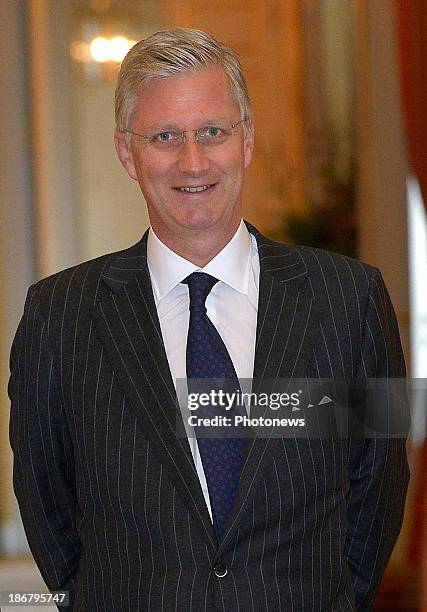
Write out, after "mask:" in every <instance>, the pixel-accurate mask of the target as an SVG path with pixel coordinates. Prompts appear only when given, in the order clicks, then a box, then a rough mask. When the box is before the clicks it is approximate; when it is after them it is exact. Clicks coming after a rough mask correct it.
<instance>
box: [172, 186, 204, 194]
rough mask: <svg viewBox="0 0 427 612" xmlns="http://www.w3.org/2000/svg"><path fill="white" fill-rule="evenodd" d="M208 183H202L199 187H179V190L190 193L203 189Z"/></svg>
mask: <svg viewBox="0 0 427 612" xmlns="http://www.w3.org/2000/svg"><path fill="white" fill-rule="evenodd" d="M209 187H210V185H202V186H201V187H180V188H179V190H180V191H188V192H190V193H197V192H198V191H205V190H206V189H208V188H209Z"/></svg>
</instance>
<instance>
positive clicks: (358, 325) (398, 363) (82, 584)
mask: <svg viewBox="0 0 427 612" xmlns="http://www.w3.org/2000/svg"><path fill="white" fill-rule="evenodd" d="M250 230H251V231H252V232H254V233H255V235H256V238H257V242H258V248H259V256H260V291H259V310H258V325H257V344H256V357H255V369H254V378H256V379H258V380H260V379H262V378H263V377H268V378H275V377H291V376H292V377H301V378H303V377H323V378H327V377H352V376H353V377H365V376H369V377H376V376H378V377H382V376H393V377H400V376H404V361H403V356H402V351H401V346H400V341H399V335H398V330H397V324H396V320H395V316H394V313H393V309H392V306H391V303H390V300H389V297H388V294H387V290H386V288H385V286H384V284H383V281H382V279H381V275H380V273H379V272H378V271H377V270H376V269H374V268H371V267H369V266H367V265H365V264H362V263H360V262H357V261H354V260H351V259H349V258H345V257H342V256H339V255H334V254H331V253H326V252H323V251H320V250H316V249H313V248H308V247H295V246H289V245H280V244H277V243H274V242H271V241H270V240H268V239H266V238H265V237H263V236H262V235H260V234H259V233H258V232H256V230H254V228H251V227H250ZM9 393H10V397H11V400H12V408H11V421H10V438H11V444H12V448H13V451H14V487H15V492H16V495H17V498H18V501H19V505H20V509H21V514H22V518H23V522H24V526H25V530H26V533H27V536H28V540H29V543H30V547H31V550H32V552H33V555H34V557H35V559H36V561H37V564H38V566H39V568H40V571H41V573H42V575H43V577H44V579H45V581H46V583H47V585H48V586H49V588H50V589H69V590H70V592H71V599H72V604H71V606H70V608H69V609H70V610H71V609H72V610H75V611H78V612H95V611H99V612H109V611H114V612H125V611H132V612H134V611H136V610H141V611H156V612H157V611H159V610H165V611H172V610H178V611H182V612H190V611H194V612H200V611H202V610H205V611H209V612H213V611H222V612H225V611H227V612H235V611H238V610H240V611H241V612H247V611H250V610H252V611H270V612H276V611H281V610H286V611H288V610H289V611H294V612H300V611H302V610H316V611H318V610H324V611H326V610H327V611H331V610H332V611H338V610H341V611H344V610H345V611H347V610H356V609H357V610H369V609H370V607H371V603H372V600H373V598H374V595H375V591H376V589H377V587H378V584H379V582H380V578H381V575H382V572H383V570H384V567H385V565H386V563H387V560H388V558H389V555H390V553H391V550H392V548H393V545H394V542H395V539H396V537H397V535H398V532H399V529H400V526H401V521H402V514H403V508H404V499H405V494H406V487H407V479H408V468H407V463H406V456H405V450H404V441H403V440H365V441H362V440H359V441H351V442H349V441H345V440H337V439H326V438H324V439H310V440H308V439H297V440H295V439H275V440H273V439H270V440H265V439H257V440H254V441H253V442H252V445H251V448H250V450H249V453H248V457H247V461H246V464H245V467H244V470H243V473H242V477H241V482H240V488H239V494H238V499H237V502H236V505H235V508H234V511H233V512H232V516H231V517H230V521H229V526H228V529H227V530H226V533H225V535H224V538H223V540H222V542H221V543H220V544H219V545H217V544H216V542H215V538H214V533H213V530H212V525H211V521H210V518H209V514H208V511H207V509H206V506H205V503H204V499H203V495H202V491H201V488H200V484H199V481H198V478H197V474H196V470H195V467H194V464H193V460H192V456H191V452H190V449H189V445H188V442H187V440H186V439H182V438H179V437H177V436H176V434H175V418H176V410H177V408H176V399H175V391H174V385H173V381H172V379H171V374H170V371H169V369H168V363H167V358H166V354H165V350H164V346H163V342H162V337H161V332H160V326H159V321H158V319H157V314H156V308H155V305H154V301H153V295H152V289H151V283H150V277H149V272H148V268H147V261H146V236H144V238H143V239H142V240H141V241H140V242H139V243H138V244H136V245H135V246H133V247H131V248H129V249H127V250H124V251H121V252H118V253H114V254H110V255H106V256H103V257H100V258H97V259H95V260H93V261H89V262H86V263H83V264H81V265H78V266H76V267H74V268H71V269H68V270H65V271H63V272H61V273H58V274H55V275H54V276H52V277H49V278H47V279H45V280H43V281H40V282H39V283H37V284H36V285H33V286H32V287H31V288H30V290H29V292H28V296H27V301H26V305H25V311H24V315H23V317H22V320H21V323H20V326H19V328H18V331H17V334H16V337H15V340H14V343H13V347H12V355H11V379H10V385H9ZM218 567H220V569H224V568H225V567H226V568H227V570H228V571H227V573H226V575H225V576H224V577H222V578H220V577H218V576H217V575H216V574H215V571H213V568H218ZM217 573H224V572H218V571H217Z"/></svg>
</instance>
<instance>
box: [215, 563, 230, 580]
mask: <svg viewBox="0 0 427 612" xmlns="http://www.w3.org/2000/svg"><path fill="white" fill-rule="evenodd" d="M227 572H228V569H227V566H226V565H215V567H214V574H215V576H217V577H218V578H224V577H225V576H226V575H227Z"/></svg>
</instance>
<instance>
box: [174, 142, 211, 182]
mask: <svg viewBox="0 0 427 612" xmlns="http://www.w3.org/2000/svg"><path fill="white" fill-rule="evenodd" d="M178 167H179V170H180V172H182V173H183V174H187V175H189V176H194V177H198V176H203V174H204V173H205V172H207V170H208V169H209V159H208V158H207V156H206V151H205V148H204V147H203V145H201V144H199V143H198V142H197V140H196V135H195V133H194V132H193V133H190V131H188V132H187V133H186V134H185V139H184V142H183V143H182V145H181V149H180V152H179V160H178Z"/></svg>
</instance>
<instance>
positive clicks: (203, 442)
mask: <svg viewBox="0 0 427 612" xmlns="http://www.w3.org/2000/svg"><path fill="white" fill-rule="evenodd" d="M182 282H183V283H185V284H186V285H188V288H189V292H190V322H189V327H188V337H187V380H188V392H189V393H200V392H203V393H205V392H207V391H208V390H215V391H219V390H220V389H222V390H223V391H225V392H228V393H233V392H237V391H240V385H239V381H238V378H237V375H236V370H235V369H234V365H233V362H232V360H231V357H230V355H229V353H228V351H227V348H226V346H225V344H224V342H223V340H222V338H221V336H220V335H219V333H218V331H217V329H216V328H215V326H214V325H213V324H212V322H211V321H210V319H209V317H208V316H207V313H206V306H205V301H206V298H207V296H208V295H209V293H210V291H211V289H212V287H213V286H214V285H215V284H216V283H217V282H218V279H216V278H214V277H213V276H210V275H209V274H205V273H204V272H193V274H190V276H188V277H187V278H186V279H185V280H183V281H182ZM198 379H199V380H198ZM200 379H209V380H208V381H206V380H205V381H202V380H200ZM206 383H207V385H206ZM197 414H198V416H203V417H205V416H210V417H212V416H214V415H225V414H226V415H227V417H228V418H230V419H234V415H235V414H242V409H241V406H240V405H239V404H238V403H237V404H236V405H235V406H234V407H233V408H232V409H231V410H230V411H228V412H227V413H226V412H225V411H224V409H223V408H221V407H218V406H211V405H210V406H208V407H203V408H202V407H201V409H200V408H199V409H198V411H197ZM231 429H232V430H233V432H234V434H233V433H232V434H230V433H228V430H226V429H224V428H222V429H221V428H218V429H216V432H217V433H216V434H214V435H215V436H216V437H205V436H206V430H203V428H199V427H196V428H195V431H196V436H197V443H198V446H199V451H200V456H201V459H202V463H203V469H204V471H205V475H206V482H207V485H208V490H209V498H210V502H211V509H212V516H213V524H214V528H215V531H216V533H217V536H218V539H219V540H220V539H221V537H222V535H223V533H224V529H225V526H226V522H227V520H228V517H229V514H230V511H231V509H232V507H233V504H234V501H235V498H236V492H237V488H238V485H239V481H240V475H241V472H242V468H243V465H244V462H245V450H246V445H247V439H246V438H245V437H243V436H244V434H243V433H242V428H231ZM210 431H212V430H210ZM236 432H238V433H237V434H236ZM227 433H228V435H227ZM209 435H212V434H209ZM230 435H238V436H241V437H230Z"/></svg>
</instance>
